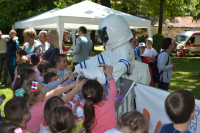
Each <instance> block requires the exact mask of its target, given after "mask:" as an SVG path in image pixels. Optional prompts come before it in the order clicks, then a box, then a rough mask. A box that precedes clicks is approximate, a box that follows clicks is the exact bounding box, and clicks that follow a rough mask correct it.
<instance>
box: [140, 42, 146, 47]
mask: <svg viewBox="0 0 200 133" xmlns="http://www.w3.org/2000/svg"><path fill="white" fill-rule="evenodd" d="M138 47H146V45H145V43H143V42H141V43H139V45H138Z"/></svg>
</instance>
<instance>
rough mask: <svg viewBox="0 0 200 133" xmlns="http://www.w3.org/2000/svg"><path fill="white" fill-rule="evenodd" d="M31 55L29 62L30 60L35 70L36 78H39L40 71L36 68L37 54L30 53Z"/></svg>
mask: <svg viewBox="0 0 200 133" xmlns="http://www.w3.org/2000/svg"><path fill="white" fill-rule="evenodd" d="M30 56H31V57H30V59H31V60H30V62H31V64H32V65H33V69H34V70H35V72H36V78H37V79H39V78H40V75H41V74H40V71H39V70H38V68H37V64H38V63H39V62H40V59H39V57H38V56H37V55H35V54H32V55H30Z"/></svg>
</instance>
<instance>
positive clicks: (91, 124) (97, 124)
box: [82, 66, 118, 133]
mask: <svg viewBox="0 0 200 133" xmlns="http://www.w3.org/2000/svg"><path fill="white" fill-rule="evenodd" d="M112 72H113V67H112V66H107V67H106V68H105V69H104V73H105V74H106V75H107V77H108V81H109V84H110V93H109V95H108V97H107V98H105V99H103V97H104V94H105V92H104V89H103V87H102V85H101V84H100V83H99V82H98V81H96V80H88V81H87V82H86V83H85V84H84V85H83V88H82V93H83V97H84V99H85V104H84V115H85V121H84V123H83V126H84V129H85V132H86V133H104V132H105V131H107V130H110V129H112V128H118V126H117V118H116V113H115V104H114V103H115V97H116V94H117V87H116V83H115V81H114V79H113V76H112Z"/></svg>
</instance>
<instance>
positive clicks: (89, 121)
mask: <svg viewBox="0 0 200 133" xmlns="http://www.w3.org/2000/svg"><path fill="white" fill-rule="evenodd" d="M82 94H83V97H84V99H85V104H84V115H85V121H84V123H83V126H84V128H85V130H86V133H91V130H92V129H93V127H94V126H95V125H96V120H95V119H96V117H95V109H94V105H95V104H98V103H99V102H100V101H101V100H103V87H102V85H101V84H100V83H99V82H98V81H96V80H88V81H87V82H86V83H85V84H84V85H83V88H82ZM88 96H89V97H88ZM92 125H93V126H92Z"/></svg>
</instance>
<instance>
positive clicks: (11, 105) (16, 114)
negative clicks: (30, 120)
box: [4, 97, 29, 125]
mask: <svg viewBox="0 0 200 133" xmlns="http://www.w3.org/2000/svg"><path fill="white" fill-rule="evenodd" d="M28 112H29V106H28V102H27V100H26V98H24V97H14V98H12V99H10V100H9V101H8V102H7V103H6V104H5V106H4V113H5V116H6V118H7V119H8V120H9V121H11V122H13V123H15V124H18V125H19V124H20V123H21V122H22V120H23V117H24V115H25V114H28Z"/></svg>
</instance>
